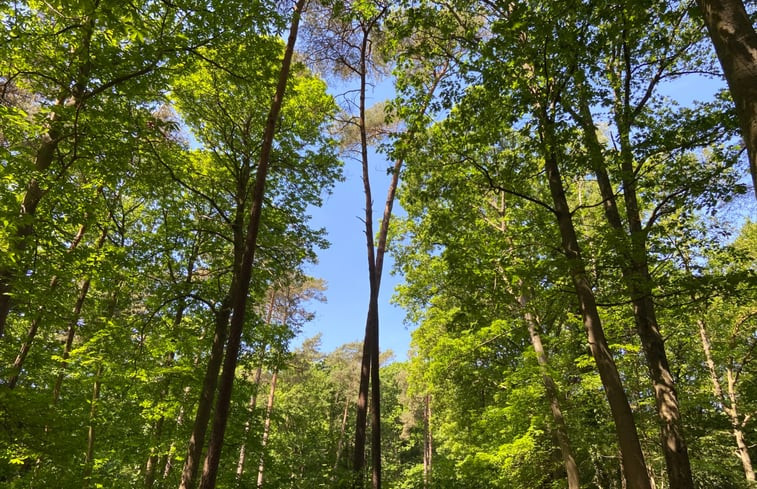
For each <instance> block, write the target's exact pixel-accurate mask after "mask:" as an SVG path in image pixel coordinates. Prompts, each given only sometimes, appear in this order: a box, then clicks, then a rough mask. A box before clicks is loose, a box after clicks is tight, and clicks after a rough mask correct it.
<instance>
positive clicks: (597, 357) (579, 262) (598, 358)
mask: <svg viewBox="0 0 757 489" xmlns="http://www.w3.org/2000/svg"><path fill="white" fill-rule="evenodd" d="M541 120H542V127H541V132H542V139H543V141H542V145H543V147H544V150H545V151H544V168H545V171H546V174H547V179H548V182H549V189H550V193H551V195H552V200H553V203H554V213H555V216H556V218H557V223H558V227H559V229H560V235H561V237H562V249H563V253H564V254H565V256H566V258H567V260H568V265H569V267H570V275H571V279H572V281H573V286H574V287H575V290H576V294H577V297H578V303H579V308H580V311H581V316H582V318H583V322H584V327H585V328H586V333H587V336H588V340H589V349H590V350H591V353H592V356H593V357H594V361H595V362H596V364H597V370H598V372H599V376H600V378H601V380H602V385H603V386H604V389H605V395H606V396H607V400H608V402H609V404H610V411H611V412H612V416H613V420H614V422H615V432H616V435H617V437H618V443H619V446H620V451H621V453H622V455H623V464H624V467H625V474H624V476H625V479H626V481H627V484H628V488H629V489H650V483H649V476H648V475H647V468H646V463H645V462H644V454H643V453H642V451H641V444H640V443H639V436H638V433H637V432H636V424H635V422H634V419H633V413H632V412H631V406H630V405H629V403H628V398H627V397H626V393H625V392H624V391H623V384H622V382H621V380H620V375H619V373H618V369H617V366H616V365H615V360H614V359H613V358H612V353H611V352H610V348H609V346H608V345H607V339H606V338H605V334H604V329H603V328H602V322H601V319H600V316H599V310H598V309H597V304H596V299H595V297H594V292H593V291H592V288H591V283H590V282H589V279H588V277H587V275H586V268H585V264H584V261H583V258H582V256H581V251H580V247H579V245H578V239H577V237H576V231H575V228H574V226H573V219H572V214H571V212H570V207H569V206H568V201H567V198H566V196H565V189H564V188H563V183H562V177H561V176H560V170H559V166H558V163H557V155H556V154H555V150H554V147H553V146H554V145H553V142H552V139H553V138H552V134H551V128H550V127H549V122H548V118H547V117H546V115H543V116H542V117H541Z"/></svg>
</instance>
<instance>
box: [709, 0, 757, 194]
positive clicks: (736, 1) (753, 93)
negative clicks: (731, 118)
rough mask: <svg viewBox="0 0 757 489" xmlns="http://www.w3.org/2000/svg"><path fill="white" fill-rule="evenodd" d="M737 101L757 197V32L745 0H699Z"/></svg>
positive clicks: (735, 101) (724, 72)
mask: <svg viewBox="0 0 757 489" xmlns="http://www.w3.org/2000/svg"><path fill="white" fill-rule="evenodd" d="M697 3H698V4H699V7H700V9H701V10H702V15H703V17H704V24H705V25H706V26H707V31H708V32H709V33H710V38H711V39H712V44H713V45H714V46H715V52H716V53H717V55H718V59H719V60H720V65H721V66H722V67H723V74H724V75H725V79H726V81H727V82H728V88H729V89H730V92H731V97H732V98H733V101H734V103H735V104H736V114H737V115H738V116H739V124H740V126H741V135H742V136H743V138H744V142H745V145H746V149H747V154H748V158H749V170H750V172H751V173H752V185H754V191H755V196H757V33H755V30H754V26H753V25H752V21H751V20H750V19H749V14H748V13H747V11H746V8H745V7H744V3H743V2H742V1H741V0H697Z"/></svg>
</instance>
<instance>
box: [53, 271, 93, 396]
mask: <svg viewBox="0 0 757 489" xmlns="http://www.w3.org/2000/svg"><path fill="white" fill-rule="evenodd" d="M90 283H91V280H90V279H89V278H86V279H84V282H82V284H81V289H80V290H79V296H78V297H77V298H76V304H74V313H73V315H72V317H71V320H70V321H69V322H68V329H67V332H66V343H65V344H64V345H63V355H62V357H61V362H60V367H61V372H60V373H59V374H58V378H57V379H55V387H53V404H55V403H56V402H58V399H59V398H60V391H61V386H62V385H63V377H64V376H65V374H64V372H63V369H65V368H66V365H67V364H68V357H69V356H70V355H71V349H72V348H73V344H74V337H75V335H76V325H77V324H78V323H79V318H80V317H81V310H82V308H83V307H84V301H85V300H86V299H87V294H88V293H89V285H90Z"/></svg>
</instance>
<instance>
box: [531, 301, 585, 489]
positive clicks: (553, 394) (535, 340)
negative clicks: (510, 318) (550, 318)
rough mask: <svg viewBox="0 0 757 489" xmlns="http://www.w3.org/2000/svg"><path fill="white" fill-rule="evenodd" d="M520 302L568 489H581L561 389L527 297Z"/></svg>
mask: <svg viewBox="0 0 757 489" xmlns="http://www.w3.org/2000/svg"><path fill="white" fill-rule="evenodd" d="M518 302H519V303H520V306H521V308H522V309H523V310H524V311H525V313H524V318H525V320H526V325H527V326H528V335H529V337H530V338H531V345H533V347H534V352H536V361H537V362H538V364H539V370H540V371H541V375H542V382H544V389H545V390H546V392H547V399H549V409H550V411H551V412H552V419H553V420H554V421H555V435H556V437H557V443H558V445H559V447H560V453H561V454H562V458H563V465H565V473H566V475H567V478H568V489H579V487H580V477H579V474H578V465H577V464H576V458H575V455H574V454H573V447H572V446H571V444H570V437H569V436H568V427H567V426H566V424H565V417H564V416H563V414H562V408H561V406H560V394H559V389H558V388H557V384H556V383H555V381H554V379H553V378H552V376H551V375H550V374H549V371H548V370H547V366H548V364H549V360H548V358H547V352H546V351H545V350H544V345H543V344H542V342H541V335H540V334H539V330H538V324H537V321H536V318H535V317H534V316H533V314H531V313H530V312H528V311H527V310H526V306H527V299H526V296H524V295H521V296H520V297H519V298H518Z"/></svg>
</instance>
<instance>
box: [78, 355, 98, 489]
mask: <svg viewBox="0 0 757 489" xmlns="http://www.w3.org/2000/svg"><path fill="white" fill-rule="evenodd" d="M102 372H103V365H102V362H100V363H99V365H98V366H97V372H96V373H95V383H94V385H93V386H92V401H91V403H90V408H89V428H88V429H87V452H86V454H85V455H84V475H83V477H82V486H83V487H84V489H86V488H87V487H89V483H90V479H91V478H92V468H93V465H94V456H95V415H96V414H97V401H98V400H99V399H100V376H101V375H102Z"/></svg>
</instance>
